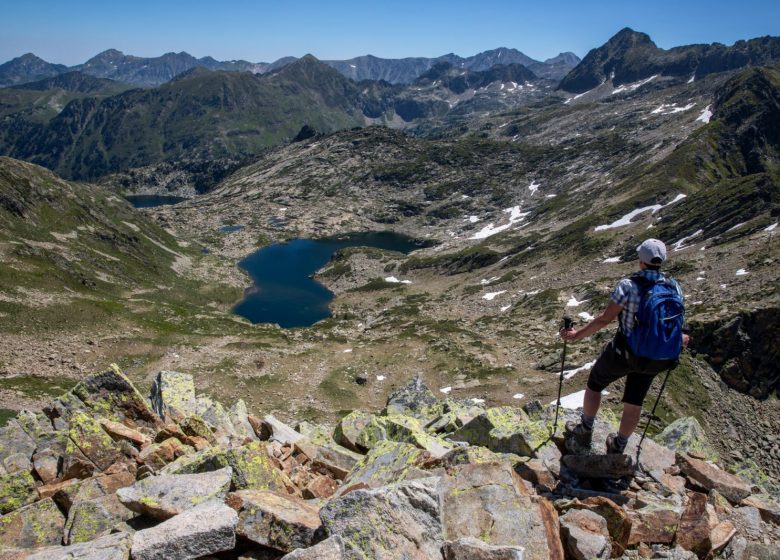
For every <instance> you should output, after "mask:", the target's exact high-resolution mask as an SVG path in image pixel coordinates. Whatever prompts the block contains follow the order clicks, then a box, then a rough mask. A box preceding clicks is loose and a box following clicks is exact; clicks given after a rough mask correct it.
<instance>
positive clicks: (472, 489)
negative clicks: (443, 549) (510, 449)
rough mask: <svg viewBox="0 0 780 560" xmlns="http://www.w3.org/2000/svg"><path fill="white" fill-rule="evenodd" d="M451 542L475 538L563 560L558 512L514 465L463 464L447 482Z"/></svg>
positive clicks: (534, 558)
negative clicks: (532, 491) (533, 491)
mask: <svg viewBox="0 0 780 560" xmlns="http://www.w3.org/2000/svg"><path fill="white" fill-rule="evenodd" d="M441 503H442V520H443V525H444V536H445V538H446V539H447V540H457V539H460V538H464V537H474V538H479V539H481V540H484V541H485V542H489V543H492V544H501V545H514V546H522V547H523V548H524V549H525V558H526V560H563V549H562V547H561V540H560V535H559V527H558V515H557V513H556V512H555V509H554V508H553V507H552V504H551V502H549V501H548V500H545V499H544V498H538V497H536V496H532V495H531V494H530V492H529V491H528V490H527V489H526V487H525V484H524V483H523V481H522V480H521V479H520V477H519V476H518V475H517V474H516V473H515V472H514V470H513V469H512V466H511V465H509V464H508V463H487V464H478V465H463V466H461V467H456V468H454V469H453V470H452V472H451V476H446V477H444V478H443V479H442V482H441Z"/></svg>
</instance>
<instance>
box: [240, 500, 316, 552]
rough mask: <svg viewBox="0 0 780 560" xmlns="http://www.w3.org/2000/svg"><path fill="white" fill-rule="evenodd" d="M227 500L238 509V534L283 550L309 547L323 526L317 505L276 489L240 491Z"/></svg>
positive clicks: (289, 550) (288, 550)
mask: <svg viewBox="0 0 780 560" xmlns="http://www.w3.org/2000/svg"><path fill="white" fill-rule="evenodd" d="M226 502H227V505H229V506H230V507H232V508H233V509H235V510H236V511H237V512H238V526H237V527H236V533H237V534H238V535H239V536H241V537H244V538H246V539H249V540H250V541H252V542H255V543H257V544H260V545H263V546H267V547H270V548H273V549H275V550H279V551H282V552H291V551H292V550H294V549H296V548H306V547H309V546H311V545H312V544H313V543H314V542H315V537H316V534H317V531H318V530H319V528H320V526H321V525H322V523H321V522H320V517H319V509H318V508H315V507H312V506H310V505H309V504H307V503H306V502H304V501H303V500H299V499H296V498H293V497H290V496H284V495H281V494H278V493H276V492H269V491H267V490H241V491H239V492H233V493H231V494H229V495H228V497H227V500H226Z"/></svg>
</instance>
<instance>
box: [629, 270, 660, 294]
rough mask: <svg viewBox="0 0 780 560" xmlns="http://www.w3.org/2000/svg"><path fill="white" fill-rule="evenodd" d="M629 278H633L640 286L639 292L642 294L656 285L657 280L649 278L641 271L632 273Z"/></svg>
mask: <svg viewBox="0 0 780 560" xmlns="http://www.w3.org/2000/svg"><path fill="white" fill-rule="evenodd" d="M628 278H629V280H631V281H632V282H633V283H634V284H636V285H637V286H638V287H639V292H640V294H641V295H644V293H645V292H646V291H648V290H649V289H650V288H652V287H653V286H654V285H655V282H654V281H652V280H648V279H647V278H645V277H644V276H643V275H642V274H640V273H638V272H637V273H635V274H632V275H631V276H629V277H628Z"/></svg>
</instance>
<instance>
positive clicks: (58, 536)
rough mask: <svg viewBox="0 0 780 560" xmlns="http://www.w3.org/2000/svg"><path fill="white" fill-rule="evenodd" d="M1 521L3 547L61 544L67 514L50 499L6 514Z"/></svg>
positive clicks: (0, 547)
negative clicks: (63, 513)
mask: <svg viewBox="0 0 780 560" xmlns="http://www.w3.org/2000/svg"><path fill="white" fill-rule="evenodd" d="M0 521H1V522H0V549H2V548H4V547H12V548H14V547H15V548H38V547H41V546H48V545H53V544H60V542H61V541H62V531H63V529H64V528H65V516H64V515H62V512H60V510H59V508H57V504H55V503H54V500H52V499H51V498H46V499H45V500H41V501H39V502H35V503H34V504H30V505H28V506H24V507H23V508H20V509H17V510H15V511H12V512H11V513H7V514H5V515H4V516H3V517H2V518H0Z"/></svg>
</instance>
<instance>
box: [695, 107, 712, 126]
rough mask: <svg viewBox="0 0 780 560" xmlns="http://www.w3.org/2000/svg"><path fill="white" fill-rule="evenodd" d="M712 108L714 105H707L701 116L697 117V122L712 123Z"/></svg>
mask: <svg viewBox="0 0 780 560" xmlns="http://www.w3.org/2000/svg"><path fill="white" fill-rule="evenodd" d="M710 107H712V105H707V106H706V107H705V108H704V111H702V112H701V115H699V116H698V117H696V120H697V121H699V122H703V123H704V124H707V123H708V122H710V119H711V118H712V111H711V110H710Z"/></svg>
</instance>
